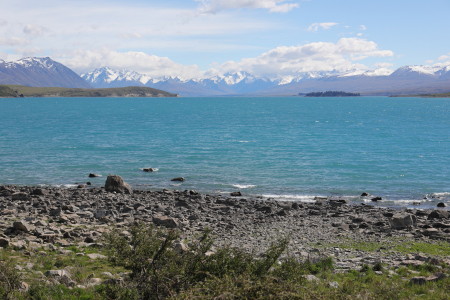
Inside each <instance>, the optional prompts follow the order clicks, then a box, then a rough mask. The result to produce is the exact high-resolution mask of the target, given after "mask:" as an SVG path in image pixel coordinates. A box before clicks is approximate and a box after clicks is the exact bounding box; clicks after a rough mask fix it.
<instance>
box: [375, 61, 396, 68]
mask: <svg viewBox="0 0 450 300" xmlns="http://www.w3.org/2000/svg"><path fill="white" fill-rule="evenodd" d="M393 66H394V64H392V63H388V62H380V63H376V64H375V67H377V68H392V67H393Z"/></svg>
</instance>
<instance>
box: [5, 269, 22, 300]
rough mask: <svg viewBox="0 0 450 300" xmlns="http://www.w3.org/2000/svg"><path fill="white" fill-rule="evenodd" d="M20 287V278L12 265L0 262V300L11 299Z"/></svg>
mask: <svg viewBox="0 0 450 300" xmlns="http://www.w3.org/2000/svg"><path fill="white" fill-rule="evenodd" d="M21 285H22V281H21V276H20V274H19V273H18V272H17V270H16V269H15V268H14V266H13V264H12V263H8V262H3V261H0V299H12V297H13V294H14V293H15V292H16V291H18V290H19V288H20V287H21Z"/></svg>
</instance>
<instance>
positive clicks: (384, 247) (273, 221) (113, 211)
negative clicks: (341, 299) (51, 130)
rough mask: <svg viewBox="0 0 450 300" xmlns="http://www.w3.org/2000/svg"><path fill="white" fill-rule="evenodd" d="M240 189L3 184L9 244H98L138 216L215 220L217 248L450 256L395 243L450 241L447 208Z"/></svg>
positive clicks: (342, 259) (197, 222)
mask: <svg viewBox="0 0 450 300" xmlns="http://www.w3.org/2000/svg"><path fill="white" fill-rule="evenodd" d="M108 181H109V182H108ZM233 195H235V196H231V195H230V196H223V195H204V194H200V193H198V192H196V191H192V190H186V191H174V190H161V191H144V190H132V188H131V187H130V186H129V185H127V184H126V183H124V182H123V181H121V179H120V177H118V176H117V177H116V178H112V179H110V178H108V179H107V184H106V186H105V187H102V188H98V187H89V186H80V187H79V188H56V187H32V186H11V185H8V186H0V216H1V217H0V247H13V248H16V249H30V248H40V247H49V248H65V247H70V246H74V245H75V246H88V245H95V244H96V243H101V242H102V235H103V234H104V233H105V232H108V231H110V230H111V229H113V228H118V229H119V230H123V233H124V234H127V232H126V230H127V229H128V228H129V226H130V225H131V224H133V223H134V222H145V223H149V224H155V225H156V226H163V227H167V228H176V229H177V230H179V231H180V232H181V233H182V236H183V237H184V238H189V237H191V236H193V235H196V234H199V233H200V232H202V231H203V230H204V229H205V228H209V229H211V231H212V233H213V236H214V237H215V240H216V246H232V247H239V248H243V249H247V250H250V251H253V252H255V253H259V252H261V251H263V250H265V249H267V247H268V246H269V245H270V243H272V242H274V241H276V240H277V239H279V238H280V237H286V236H288V237H289V238H290V245H289V251H288V252H289V253H287V255H293V256H296V257H300V258H304V259H312V258H314V257H324V256H326V257H330V256H331V257H332V258H333V260H334V262H335V265H336V269H337V271H345V270H349V269H357V268H361V266H363V265H373V264H376V263H380V262H381V263H383V264H385V265H388V266H390V267H395V266H400V265H408V264H417V265H420V264H423V263H425V262H430V261H431V262H432V261H433V260H436V259H439V260H442V259H443V260H444V262H446V263H450V254H449V255H448V256H447V257H445V255H444V257H442V256H441V257H440V258H436V257H433V256H431V255H423V254H420V253H416V254H406V253H402V252H398V251H393V249H394V247H395V245H396V243H397V242H399V241H401V243H402V244H405V243H408V242H411V243H416V242H423V243H430V244H432V243H439V242H442V241H445V242H450V217H449V211H448V210H447V208H436V209H431V210H420V209H417V210H416V209H414V210H411V209H406V210H394V209H391V208H380V207H374V206H370V205H364V204H362V205H361V204H359V205H351V204H349V203H347V202H346V201H345V200H342V199H318V200H317V201H316V202H315V203H301V202H282V201H275V200H270V199H262V198H245V197H243V196H241V195H240V194H239V193H235V194H233ZM364 245H366V246H367V247H368V246H371V247H373V248H374V249H371V250H370V251H368V250H367V249H365V248H366V247H364ZM391 250H392V251H391Z"/></svg>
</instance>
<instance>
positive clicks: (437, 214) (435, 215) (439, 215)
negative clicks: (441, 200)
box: [428, 209, 449, 220]
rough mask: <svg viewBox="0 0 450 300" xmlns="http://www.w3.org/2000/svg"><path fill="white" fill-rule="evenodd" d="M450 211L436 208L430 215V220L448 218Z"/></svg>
mask: <svg viewBox="0 0 450 300" xmlns="http://www.w3.org/2000/svg"><path fill="white" fill-rule="evenodd" d="M448 217H449V213H448V211H446V210H440V209H436V210H433V211H432V212H431V213H430V214H429V215H428V220H432V219H448Z"/></svg>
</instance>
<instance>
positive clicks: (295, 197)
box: [262, 194, 316, 203]
mask: <svg viewBox="0 0 450 300" xmlns="http://www.w3.org/2000/svg"><path fill="white" fill-rule="evenodd" d="M262 196H263V197H264V198H272V199H276V200H281V201H283V200H284V201H300V202H311V203H313V202H316V200H314V197H315V196H311V195H289V194H287V195H277V194H263V195H262Z"/></svg>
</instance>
